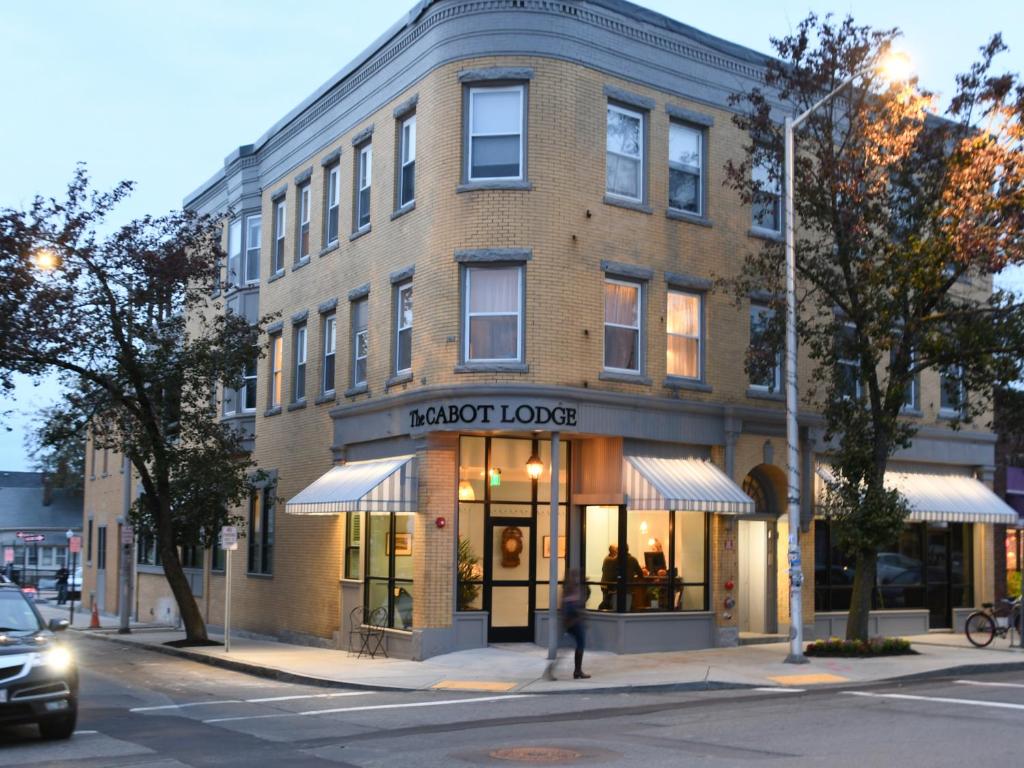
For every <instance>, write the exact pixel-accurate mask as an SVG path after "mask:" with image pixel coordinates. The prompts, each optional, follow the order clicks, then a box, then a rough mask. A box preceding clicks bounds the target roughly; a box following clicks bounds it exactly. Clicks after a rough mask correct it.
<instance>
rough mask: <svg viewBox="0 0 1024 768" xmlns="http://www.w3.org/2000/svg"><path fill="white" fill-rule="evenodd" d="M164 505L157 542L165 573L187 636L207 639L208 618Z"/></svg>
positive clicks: (201, 641)
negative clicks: (190, 580) (198, 601)
mask: <svg viewBox="0 0 1024 768" xmlns="http://www.w3.org/2000/svg"><path fill="white" fill-rule="evenodd" d="M168 506H169V505H168ZM160 507H161V509H160V514H159V517H158V519H157V546H159V547H160V559H161V561H162V562H163V567H164V576H165V577H166V578H167V583H168V584H169V585H170V587H171V594H173V595H174V600H175V602H177V604H178V613H179V614H181V621H182V623H183V624H184V625H185V639H186V640H188V641H189V642H191V643H204V642H206V641H207V640H208V639H209V638H208V637H207V635H206V622H205V621H203V615H202V613H200V612H199V606H198V605H197V604H196V598H195V595H193V594H192V587H191V585H189V583H188V579H187V578H185V571H184V570H183V569H182V567H181V558H180V557H179V556H178V548H177V547H176V546H175V545H174V533H173V531H172V529H171V524H170V509H169V508H165V506H164V505H163V504H161V505H160Z"/></svg>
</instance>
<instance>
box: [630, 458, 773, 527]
mask: <svg viewBox="0 0 1024 768" xmlns="http://www.w3.org/2000/svg"><path fill="white" fill-rule="evenodd" d="M622 490H623V492H624V495H625V500H626V505H627V507H628V508H629V509H635V510H639V511H646V510H659V509H675V510H686V511H691V512H716V513H718V514H721V515H751V514H753V513H754V500H753V499H751V498H750V497H749V496H747V494H745V493H744V492H743V490H742V489H741V488H740V487H739V486H738V485H736V483H734V482H733V481H732V480H731V479H730V478H729V476H728V475H726V474H725V473H724V472H723V471H722V470H720V469H719V468H718V467H716V466H715V465H714V464H712V463H711V462H710V461H707V460H706V459H658V458H653V457H650V456H627V457H625V460H624V461H623V462H622Z"/></svg>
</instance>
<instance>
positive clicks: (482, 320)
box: [463, 267, 523, 362]
mask: <svg viewBox="0 0 1024 768" xmlns="http://www.w3.org/2000/svg"><path fill="white" fill-rule="evenodd" d="M522 293H523V270H522V267H469V268H467V269H466V288H465V302H464V306H465V308H466V317H465V321H464V326H463V338H464V339H465V350H464V354H465V359H466V361H467V362H502V361H516V360H522V357H523V344H522V325H523V322H522V321H523V314H522V306H523V297H522Z"/></svg>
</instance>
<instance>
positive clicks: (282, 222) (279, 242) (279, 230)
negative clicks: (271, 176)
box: [270, 197, 288, 275]
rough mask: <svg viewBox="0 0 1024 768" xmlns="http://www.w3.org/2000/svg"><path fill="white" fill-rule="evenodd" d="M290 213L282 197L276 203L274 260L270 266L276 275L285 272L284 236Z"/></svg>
mask: <svg viewBox="0 0 1024 768" xmlns="http://www.w3.org/2000/svg"><path fill="white" fill-rule="evenodd" d="M287 216H288V212H287V209H286V207H285V200H284V198H283V197H282V198H281V199H279V200H276V201H275V202H274V258H273V261H272V262H271V264H270V267H271V272H272V273H273V274H275V275H278V274H281V273H282V272H284V234H285V226H286V225H287V224H286V222H287Z"/></svg>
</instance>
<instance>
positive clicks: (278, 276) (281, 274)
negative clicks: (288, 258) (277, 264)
mask: <svg viewBox="0 0 1024 768" xmlns="http://www.w3.org/2000/svg"><path fill="white" fill-rule="evenodd" d="M282 277H284V270H283V269H282V270H281V271H280V272H275V273H274V274H272V275H271V276H270V277H268V278H267V282H268V283H272V282H274V281H275V280H280V279H281V278H282Z"/></svg>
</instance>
